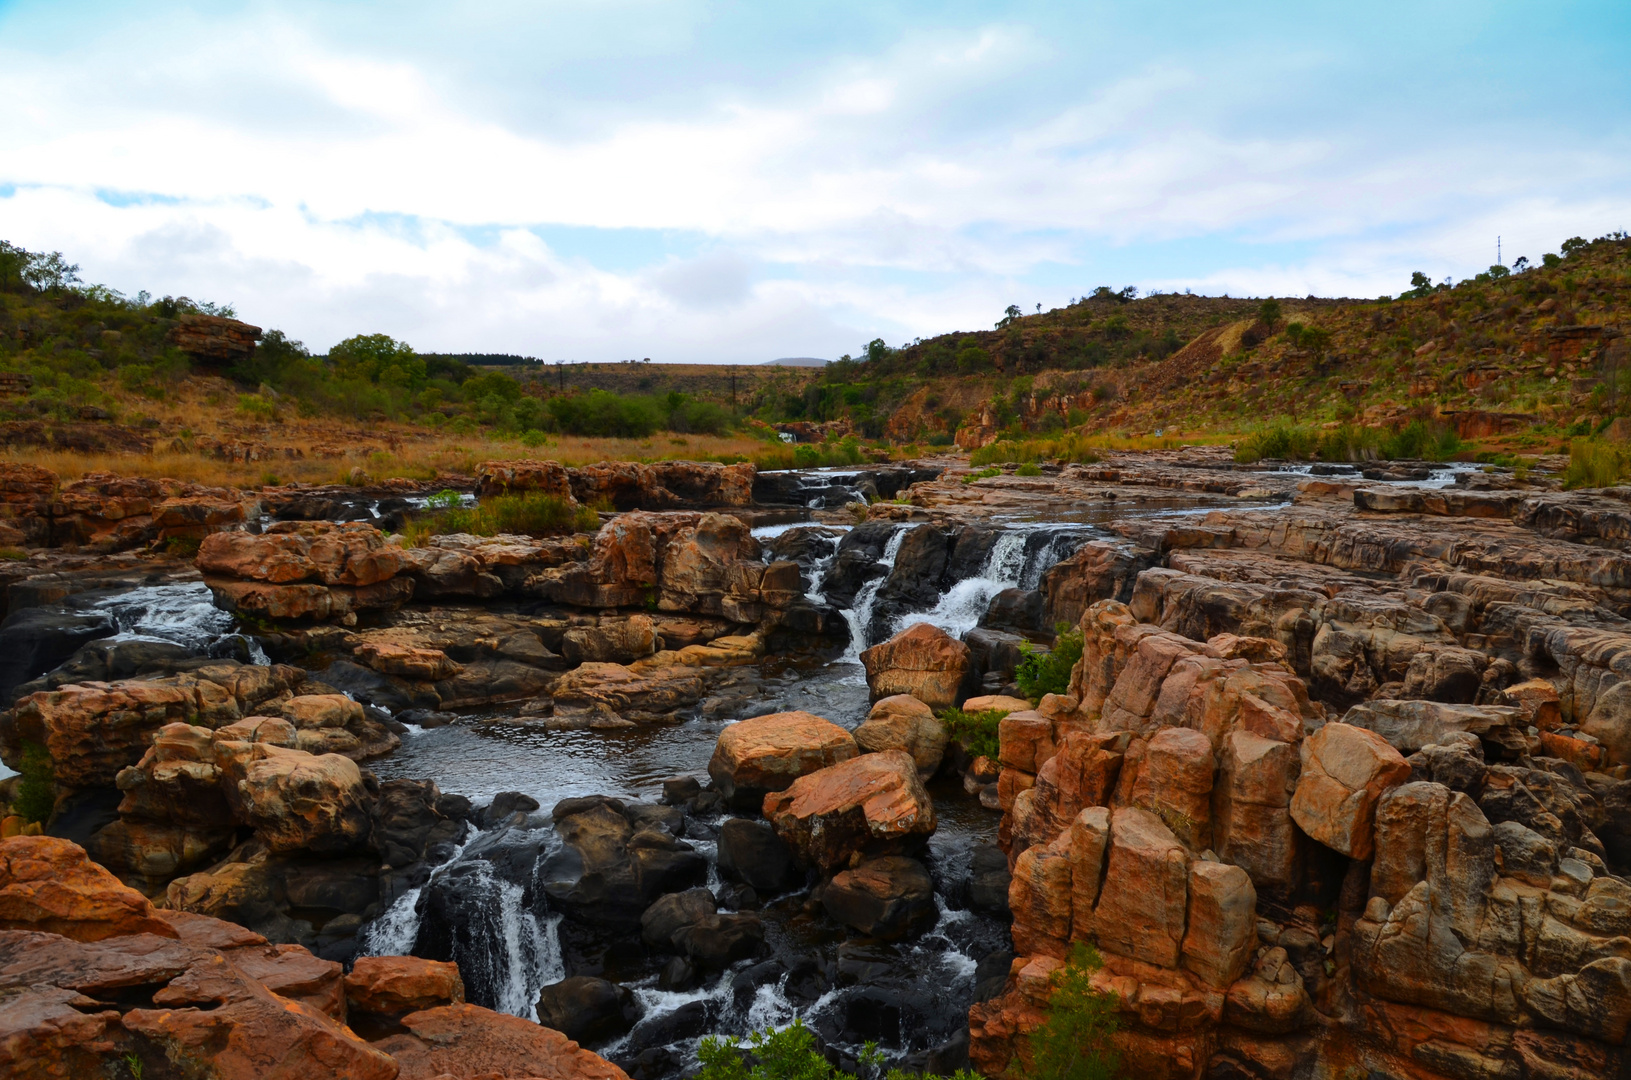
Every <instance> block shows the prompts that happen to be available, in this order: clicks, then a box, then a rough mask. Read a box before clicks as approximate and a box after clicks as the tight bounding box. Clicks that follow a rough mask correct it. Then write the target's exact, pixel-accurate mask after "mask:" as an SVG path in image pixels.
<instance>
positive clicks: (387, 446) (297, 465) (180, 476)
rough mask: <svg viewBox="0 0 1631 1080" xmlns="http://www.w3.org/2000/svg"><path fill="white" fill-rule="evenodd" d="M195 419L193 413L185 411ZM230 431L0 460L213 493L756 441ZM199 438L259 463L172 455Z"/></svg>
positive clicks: (293, 427) (329, 425) (748, 445)
mask: <svg viewBox="0 0 1631 1080" xmlns="http://www.w3.org/2000/svg"><path fill="white" fill-rule="evenodd" d="M194 415H195V417H196V413H195V414H194ZM255 427H263V428H264V429H265V430H255V429H253V428H247V427H244V426H241V425H235V426H233V427H231V428H225V429H223V428H220V427H216V426H214V425H209V426H206V425H205V424H203V423H201V422H195V424H194V425H189V427H188V431H189V432H191V437H189V436H185V435H181V434H170V433H166V434H162V435H160V436H159V437H157V438H155V440H154V450H153V452H152V453H148V454H129V453H78V452H73V451H67V450H51V449H40V448H34V447H8V448H5V449H4V450H0V456H3V457H4V458H6V459H8V460H11V461H20V462H27V463H29V464H33V465H39V466H42V467H44V468H47V469H50V470H51V471H52V472H54V473H56V474H57V476H58V477H59V478H61V480H62V481H63V482H64V483H66V482H69V481H72V480H77V479H79V478H80V477H82V476H84V475H85V474H87V473H93V472H110V473H115V474H118V475H120V476H145V477H152V478H155V479H172V480H180V481H184V482H191V483H196V484H204V485H209V486H212V487H239V488H258V487H264V486H267V485H270V484H287V483H306V484H345V483H350V482H351V474H352V470H354V469H361V470H362V471H363V472H364V473H366V474H367V476H368V478H369V480H372V481H379V480H387V479H393V478H397V477H405V478H408V479H413V480H434V479H437V478H439V477H467V476H472V475H473V474H474V473H475V470H476V467H477V466H478V465H479V464H480V463H481V462H483V461H489V460H494V459H509V458H541V459H542V458H550V459H554V460H556V461H559V462H561V463H562V464H563V465H587V464H592V463H594V462H598V461H659V460H665V459H679V458H692V459H708V458H714V457H731V456H736V457H744V458H746V457H751V456H752V455H753V454H754V453H756V452H758V451H761V450H763V449H764V447H765V443H764V442H762V441H760V440H757V439H751V438H745V437H716V436H703V435H692V436H683V437H682V436H670V435H668V434H666V433H664V434H662V435H658V436H654V437H652V438H650V439H583V438H575V437H559V438H556V437H551V438H550V439H548V440H546V441H545V442H543V443H541V444H539V445H536V446H527V445H526V444H524V443H523V442H521V441H520V440H519V439H511V438H496V439H495V438H488V437H484V436H481V435H467V436H461V435H453V434H444V433H439V432H433V431H427V430H426V429H423V428H414V427H411V426H408V425H396V424H362V425H358V426H357V427H356V428H352V429H348V430H341V429H337V428H336V427H335V425H334V423H333V422H332V421H298V420H297V421H287V422H283V423H277V424H270V425H256V426H255ZM200 434H203V435H204V436H205V437H206V438H218V439H231V440H235V441H242V442H248V443H252V444H254V445H256V446H257V447H260V448H263V449H264V450H265V451H269V453H267V454H265V455H264V456H263V457H262V460H258V461H248V462H235V461H229V460H221V459H220V458H217V457H214V456H211V455H210V454H209V453H208V452H206V451H205V450H187V449H176V448H175V447H174V444H175V442H176V441H177V440H178V439H179V440H180V441H181V442H182V443H183V444H188V443H190V442H193V441H197V439H198V436H199V435H200ZM319 445H327V446H332V447H335V448H337V449H339V450H340V451H341V456H339V457H319V456H316V455H314V454H313V453H312V448H313V447H314V446H319ZM285 449H298V450H300V451H301V452H302V453H303V454H304V455H305V456H303V457H299V458H295V457H288V456H285V455H284V451H285Z"/></svg>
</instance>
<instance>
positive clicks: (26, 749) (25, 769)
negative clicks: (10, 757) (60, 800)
mask: <svg viewBox="0 0 1631 1080" xmlns="http://www.w3.org/2000/svg"><path fill="white" fill-rule="evenodd" d="M21 766H22V767H21V768H20V769H19V770H18V771H19V772H21V773H22V774H23V775H22V779H21V780H19V781H18V783H17V800H16V801H15V802H14V803H13V804H12V807H11V808H12V812H13V813H15V814H17V815H18V816H19V817H21V818H22V819H23V820H24V821H44V820H45V819H46V818H48V817H50V816H51V811H52V809H53V808H54V807H55V806H56V804H57V794H56V770H55V769H54V768H53V767H52V765H51V752H50V751H49V750H47V749H46V748H45V747H43V746H41V745H40V744H39V743H37V742H25V743H23V760H22V762H21Z"/></svg>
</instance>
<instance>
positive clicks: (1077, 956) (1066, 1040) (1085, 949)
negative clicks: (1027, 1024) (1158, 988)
mask: <svg viewBox="0 0 1631 1080" xmlns="http://www.w3.org/2000/svg"><path fill="white" fill-rule="evenodd" d="M1103 966H1104V961H1103V960H1102V959H1100V958H1099V954H1098V952H1097V950H1095V949H1094V948H1093V946H1091V945H1089V944H1087V943H1086V942H1077V943H1076V946H1075V948H1073V949H1072V950H1071V953H1070V959H1069V961H1067V962H1066V964H1065V966H1064V967H1062V968H1060V969H1059V970H1057V971H1055V972H1054V973H1053V978H1052V980H1051V982H1052V985H1053V990H1052V993H1051V994H1050V995H1049V997H1048V1018H1047V1019H1046V1020H1044V1021H1042V1023H1041V1025H1040V1026H1038V1027H1037V1028H1036V1030H1035V1031H1033V1032H1031V1064H1030V1067H1029V1068H1026V1067H1023V1066H1020V1067H1017V1068H1014V1069H1013V1071H1014V1072H1016V1073H1018V1074H1019V1075H1020V1076H1021V1077H1023V1078H1024V1080H1112V1078H1113V1077H1114V1076H1115V1075H1116V1074H1117V1072H1118V1071H1119V1070H1120V1068H1121V1055H1119V1054H1118V1053H1116V1051H1115V1048H1114V1047H1113V1046H1112V1045H1111V1042H1110V1037H1111V1036H1112V1035H1113V1034H1115V1031H1116V1028H1117V1026H1118V1024H1117V1019H1116V1000H1115V998H1114V997H1113V996H1112V995H1110V994H1106V993H1103V992H1101V991H1099V990H1096V989H1094V988H1093V973H1094V972H1096V971H1098V970H1099V969H1100V968H1102V967H1103Z"/></svg>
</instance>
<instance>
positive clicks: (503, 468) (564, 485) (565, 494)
mask: <svg viewBox="0 0 1631 1080" xmlns="http://www.w3.org/2000/svg"><path fill="white" fill-rule="evenodd" d="M476 490H477V492H479V493H480V494H482V495H499V494H507V493H510V492H521V491H535V492H538V493H539V494H541V495H553V496H555V497H556V498H558V499H565V500H567V501H569V502H574V503H575V502H576V500H574V499H573V498H572V484H571V481H570V480H569V479H568V478H567V471H566V468H565V466H563V465H562V464H561V463H560V462H558V461H484V462H482V463H481V464H480V465H477V466H476Z"/></svg>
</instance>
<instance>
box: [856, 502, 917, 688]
mask: <svg viewBox="0 0 1631 1080" xmlns="http://www.w3.org/2000/svg"><path fill="white" fill-rule="evenodd" d="M908 531H910V530H909V529H907V528H905V527H900V528H897V529H896V530H895V531H894V532H893V533H891V534H890V535H889V543H888V544H887V545H885V547H884V549H883V556H882V557H881V558H879V559H878V565H879V566H881V567H883V571H884V572H883V573H881V574H879V575H878V576H877V577H875V578H873V579H872V580H871V581H869V582H867V583H866V584H865V585H862V586H861V590H860V591H859V592H857V593H856V594H855V603H854V604H852V605H850V606H849V607H847V608H845V609H844V621H845V622H847V623H849V648H848V649H846V650H844V655H843V656H842V657H841V658H840V662H841V663H851V664H859V663H860V662H861V650H862V649H865V648H866V647H867V646H868V645H869V644H871V642H869V641H867V637H866V628H867V625H868V624H869V623H871V621H872V605H873V604H874V603H876V602H877V599H878V591H879V590H880V589H882V588H883V585H884V582H886V581H888V580H889V571H890V570H893V569H894V568H895V558H896V557H897V556H898V555H899V554H900V545H901V542H902V541H904V540H905V539H906V534H907V532H908Z"/></svg>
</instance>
